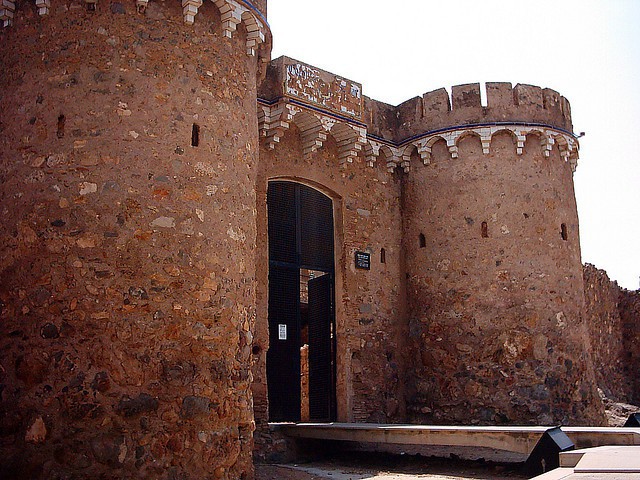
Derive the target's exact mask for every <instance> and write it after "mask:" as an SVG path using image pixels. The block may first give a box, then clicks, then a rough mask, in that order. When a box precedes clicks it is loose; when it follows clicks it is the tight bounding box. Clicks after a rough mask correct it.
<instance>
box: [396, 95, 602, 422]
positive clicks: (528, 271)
mask: <svg viewBox="0 0 640 480" xmlns="http://www.w3.org/2000/svg"><path fill="white" fill-rule="evenodd" d="M487 100H488V105H487V106H482V105H481V103H480V87H479V85H478V84H473V85H462V86H458V87H454V88H453V92H452V102H451V103H450V101H449V96H448V94H447V92H446V91H445V90H439V91H435V92H431V93H429V94H426V95H425V96H424V97H423V99H422V112H419V113H420V115H418V116H417V118H418V119H417V120H416V119H415V118H416V117H413V120H414V121H413V122H411V121H410V120H411V119H407V118H401V122H403V125H402V127H401V128H405V129H408V128H422V129H423V130H427V129H431V131H430V132H429V133H427V134H425V135H423V136H422V138H421V139H420V147H421V148H419V152H420V153H421V155H422V157H423V159H424V160H425V163H427V164H426V165H417V166H416V167H413V166H412V168H411V172H410V173H409V174H408V175H407V176H406V178H405V185H404V192H403V202H404V206H405V207H404V215H405V217H404V218H405V235H404V241H405V249H406V255H407V258H406V264H407V279H408V295H409V301H410V331H411V336H412V340H413V342H414V344H415V345H416V356H417V357H418V358H416V362H415V368H414V369H413V370H412V371H411V372H410V375H409V383H410V391H411V393H410V395H409V397H410V400H409V411H410V412H411V418H410V419H411V420H413V421H420V422H433V423H453V424H467V423H470V422H474V423H476V422H480V423H485V424H494V423H511V424H514V423H524V424H530V423H537V424H547V425H552V424H558V423H565V424H566V423H570V424H583V423H596V424H598V423H601V422H602V421H603V410H602V406H601V402H600V400H599V398H598V396H597V393H596V384H595V379H594V375H593V367H592V365H591V362H590V361H588V355H589V354H588V351H589V350H588V337H587V332H586V329H585V326H584V323H583V308H584V294H583V281H582V265H581V259H580V245H579V237H578V216H577V210H576V203H575V197H574V191H573V178H572V171H573V167H574V166H575V161H576V158H577V142H576V140H575V137H574V136H573V134H572V133H571V129H572V126H571V118H570V112H569V105H568V102H567V101H566V100H565V99H564V98H563V97H560V96H559V95H558V94H557V93H556V92H554V91H552V90H548V89H545V90H543V89H540V88H537V87H532V86H527V85H518V86H516V87H515V88H514V89H512V88H511V85H510V84H488V85H487ZM405 133H407V134H410V133H411V132H410V131H407V132H405Z"/></svg>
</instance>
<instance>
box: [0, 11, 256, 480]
mask: <svg viewBox="0 0 640 480" xmlns="http://www.w3.org/2000/svg"><path fill="white" fill-rule="evenodd" d="M219 3H220V2H219ZM222 3H224V2H222ZM265 3H266V2H264V1H263V2H261V4H262V5H263V6H264V5H265ZM47 13H48V14H47V15H44V16H39V15H38V12H37V10H36V7H35V6H34V5H33V4H32V3H28V2H18V3H17V5H16V11H15V17H14V19H13V25H12V26H10V27H8V28H5V29H3V30H2V31H1V32H0V36H1V37H0V43H1V44H2V62H3V73H2V75H1V76H0V82H1V86H0V104H1V105H2V110H1V112H2V113H1V114H0V115H1V116H0V122H1V127H0V128H1V140H0V141H1V142H2V148H1V151H2V153H1V154H0V203H1V212H2V222H3V229H2V232H1V233H0V235H1V240H0V247H1V249H2V255H1V258H2V260H0V272H2V273H1V279H0V301H1V304H0V305H1V311H0V312H1V313H0V315H1V323H0V351H1V352H2V354H1V357H0V365H1V367H0V449H1V450H2V457H3V460H2V462H0V463H1V465H0V477H2V478H29V479H34V478H90V477H91V478H166V479H195V478H205V477H206V478H225V479H233V480H237V479H239V478H251V477H252V462H251V456H252V431H253V429H254V426H253V415H252V408H251V405H252V399H251V392H250V384H251V373H250V370H249V366H250V344H251V342H252V337H251V331H252V330H253V322H254V316H255V277H254V273H255V267H254V260H253V254H254V249H255V238H256V227H255V213H254V211H255V201H256V200H255V198H256V197H255V182H256V177H257V172H258V169H257V164H258V138H257V129H256V127H255V111H256V110H255V109H256V105H255V101H256V75H257V70H258V63H259V61H260V60H258V58H257V57H256V56H251V55H247V51H248V41H249V39H250V34H249V32H248V30H247V28H246V27H247V25H249V24H250V22H249V21H245V19H243V21H242V23H239V24H237V25H235V27H236V31H235V32H234V34H233V38H225V36H226V35H225V33H227V32H226V31H225V30H224V29H223V23H224V22H223V18H222V17H223V16H224V12H221V11H220V10H219V8H218V7H217V6H216V5H215V4H213V3H212V2H209V3H207V4H206V5H204V6H203V7H201V8H200V11H199V13H198V16H197V18H196V21H195V24H194V25H187V24H185V22H184V16H183V8H182V6H181V5H180V4H179V3H175V4H173V3H171V4H169V3H167V4H166V5H165V4H162V3H156V2H151V3H149V4H148V5H147V6H146V11H144V13H136V5H135V4H134V3H131V4H129V3H118V2H113V3H104V4H103V3H99V4H98V5H97V6H96V7H95V11H89V10H88V8H87V4H86V3H85V2H80V1H71V2H64V3H57V2H51V6H50V9H49V10H48V12H47Z"/></svg>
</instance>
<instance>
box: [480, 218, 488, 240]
mask: <svg viewBox="0 0 640 480" xmlns="http://www.w3.org/2000/svg"><path fill="white" fill-rule="evenodd" d="M480 234H481V235H482V238H489V226H488V225H487V222H482V226H481V232H480Z"/></svg>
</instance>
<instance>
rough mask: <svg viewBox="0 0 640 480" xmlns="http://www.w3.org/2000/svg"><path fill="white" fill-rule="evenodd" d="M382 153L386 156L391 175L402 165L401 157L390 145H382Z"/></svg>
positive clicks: (386, 163)
mask: <svg viewBox="0 0 640 480" xmlns="http://www.w3.org/2000/svg"><path fill="white" fill-rule="evenodd" d="M380 152H381V153H382V154H383V155H384V160H385V165H386V167H387V171H388V172H389V173H393V171H394V170H395V169H396V167H398V166H399V165H400V157H399V156H398V154H397V151H396V149H395V148H394V147H392V146H390V145H382V146H381V147H380Z"/></svg>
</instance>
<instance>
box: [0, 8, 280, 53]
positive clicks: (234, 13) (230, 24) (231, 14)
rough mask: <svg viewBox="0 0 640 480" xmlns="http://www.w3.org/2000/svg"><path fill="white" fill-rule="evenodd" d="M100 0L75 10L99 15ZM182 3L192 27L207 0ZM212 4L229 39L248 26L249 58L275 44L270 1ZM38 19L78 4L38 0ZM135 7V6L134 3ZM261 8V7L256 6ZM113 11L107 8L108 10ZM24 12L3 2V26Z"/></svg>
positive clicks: (138, 10) (0, 24) (123, 10)
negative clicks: (261, 46) (270, 20)
mask: <svg viewBox="0 0 640 480" xmlns="http://www.w3.org/2000/svg"><path fill="white" fill-rule="evenodd" d="M98 2H99V0H79V1H78V2H77V4H76V5H75V8H82V6H83V5H84V8H86V9H87V10H88V11H90V12H95V11H97V10H98V9H99V8H101V6H98ZM181 3H182V17H183V21H184V23H186V24H187V25H192V24H193V23H194V22H195V21H196V16H197V14H198V9H199V8H200V7H201V6H202V4H203V0H181ZM212 3H213V4H214V5H215V6H216V7H217V8H218V10H219V12H220V17H221V20H222V32H223V35H224V36H225V37H227V38H231V37H232V36H233V34H234V33H235V32H236V30H237V28H238V25H240V24H241V23H242V24H244V26H245V28H246V32H247V38H246V46H247V55H249V56H255V55H256V54H257V53H258V49H259V47H260V45H262V44H265V43H266V44H269V45H270V43H271V32H270V27H269V24H268V22H267V18H266V2H264V0H261V1H259V2H256V1H255V0H254V1H253V2H251V1H249V0H212ZM35 5H36V9H37V13H38V16H40V17H42V18H43V20H44V19H45V18H46V17H48V16H49V15H50V14H51V13H53V11H55V9H56V8H61V9H64V11H65V12H66V11H68V10H71V9H73V8H74V5H72V6H71V8H69V7H68V6H67V5H66V4H64V5H63V4H61V3H59V2H57V0H53V3H52V2H51V0H35ZM113 5H114V4H112V5H111V7H110V9H111V12H112V13H128V11H127V10H128V9H127V7H126V6H125V5H124V3H123V4H119V5H120V6H119V7H114V6H113ZM131 5H133V3H131ZM148 5H149V0H135V9H133V8H132V9H131V14H137V15H145V13H146V11H147V7H148ZM256 5H257V6H256ZM106 8H109V7H106V6H105V9H106ZM19 14H20V12H16V2H15V0H2V3H1V4H0V27H11V26H12V25H13V24H14V20H15V18H16V16H17V15H19ZM263 50H265V51H266V52H267V53H266V54H265V55H260V57H261V58H262V60H263V61H265V62H268V61H269V60H270V51H271V48H270V47H268V48H266V49H263Z"/></svg>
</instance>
